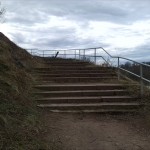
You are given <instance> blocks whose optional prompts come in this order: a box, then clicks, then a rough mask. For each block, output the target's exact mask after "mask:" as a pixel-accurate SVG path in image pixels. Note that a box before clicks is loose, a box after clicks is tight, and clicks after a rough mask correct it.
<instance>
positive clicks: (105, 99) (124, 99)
mask: <svg viewBox="0 0 150 150" xmlns="http://www.w3.org/2000/svg"><path fill="white" fill-rule="evenodd" d="M135 101H137V98H136V97H131V96H100V97H96V96H94V97H93V96H91V97H52V98H41V99H37V102H38V104H63V103H67V104H68V103H75V104H76V103H101V102H135Z"/></svg>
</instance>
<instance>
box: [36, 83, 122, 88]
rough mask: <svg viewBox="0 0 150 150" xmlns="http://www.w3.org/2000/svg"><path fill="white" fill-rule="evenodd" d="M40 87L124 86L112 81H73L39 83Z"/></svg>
mask: <svg viewBox="0 0 150 150" xmlns="http://www.w3.org/2000/svg"><path fill="white" fill-rule="evenodd" d="M36 86H38V87H45V86H46V87H56V86H57V87H61V86H69V87H70V86H73V87H74V86H85V87H87V86H123V85H122V84H110V83H86V84H83V83H71V84H69V83H68V84H66V83H63V84H42V85H41V84H39V85H36Z"/></svg>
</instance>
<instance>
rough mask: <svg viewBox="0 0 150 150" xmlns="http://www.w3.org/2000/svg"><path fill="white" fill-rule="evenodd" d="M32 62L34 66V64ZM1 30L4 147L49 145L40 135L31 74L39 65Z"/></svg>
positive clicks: (31, 149)
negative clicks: (34, 67) (33, 68)
mask: <svg viewBox="0 0 150 150" xmlns="http://www.w3.org/2000/svg"><path fill="white" fill-rule="evenodd" d="M31 64H32V65H31ZM39 64H40V62H39V61H37V59H34V58H32V56H31V55H30V54H28V53H27V52H26V51H25V50H23V49H21V48H20V47H18V46H17V45H15V44H14V43H12V42H11V41H10V40H9V39H7V38H6V37H5V36H4V35H3V34H1V33H0V149H2V150H37V149H44V148H46V144H45V143H44V141H43V140H42V138H41V137H40V134H41V133H42V132H43V124H42V123H41V122H40V114H39V113H38V111H37V108H36V102H35V100H34V99H35V98H34V95H33V94H32V85H33V84H34V78H33V77H32V75H31V74H30V71H31V69H32V67H33V66H36V65H39Z"/></svg>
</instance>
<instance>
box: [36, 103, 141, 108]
mask: <svg viewBox="0 0 150 150" xmlns="http://www.w3.org/2000/svg"><path fill="white" fill-rule="evenodd" d="M129 105H130V106H140V105H141V104H140V103H138V102H130V103H129V102H128V103H124V102H100V103H94V104H93V103H88V104H86V103H85V104H83V103H78V104H77V103H71V104H70V103H65V104H39V105H37V106H40V107H72V106H76V107H80V106H81V107H82V106H83V107H84V106H96V107H97V106H129Z"/></svg>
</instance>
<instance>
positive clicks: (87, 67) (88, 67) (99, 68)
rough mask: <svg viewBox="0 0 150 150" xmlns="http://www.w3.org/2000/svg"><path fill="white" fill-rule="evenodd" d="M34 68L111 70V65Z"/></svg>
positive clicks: (43, 68)
mask: <svg viewBox="0 0 150 150" xmlns="http://www.w3.org/2000/svg"><path fill="white" fill-rule="evenodd" d="M34 70H112V67H98V66H50V67H42V68H34Z"/></svg>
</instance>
